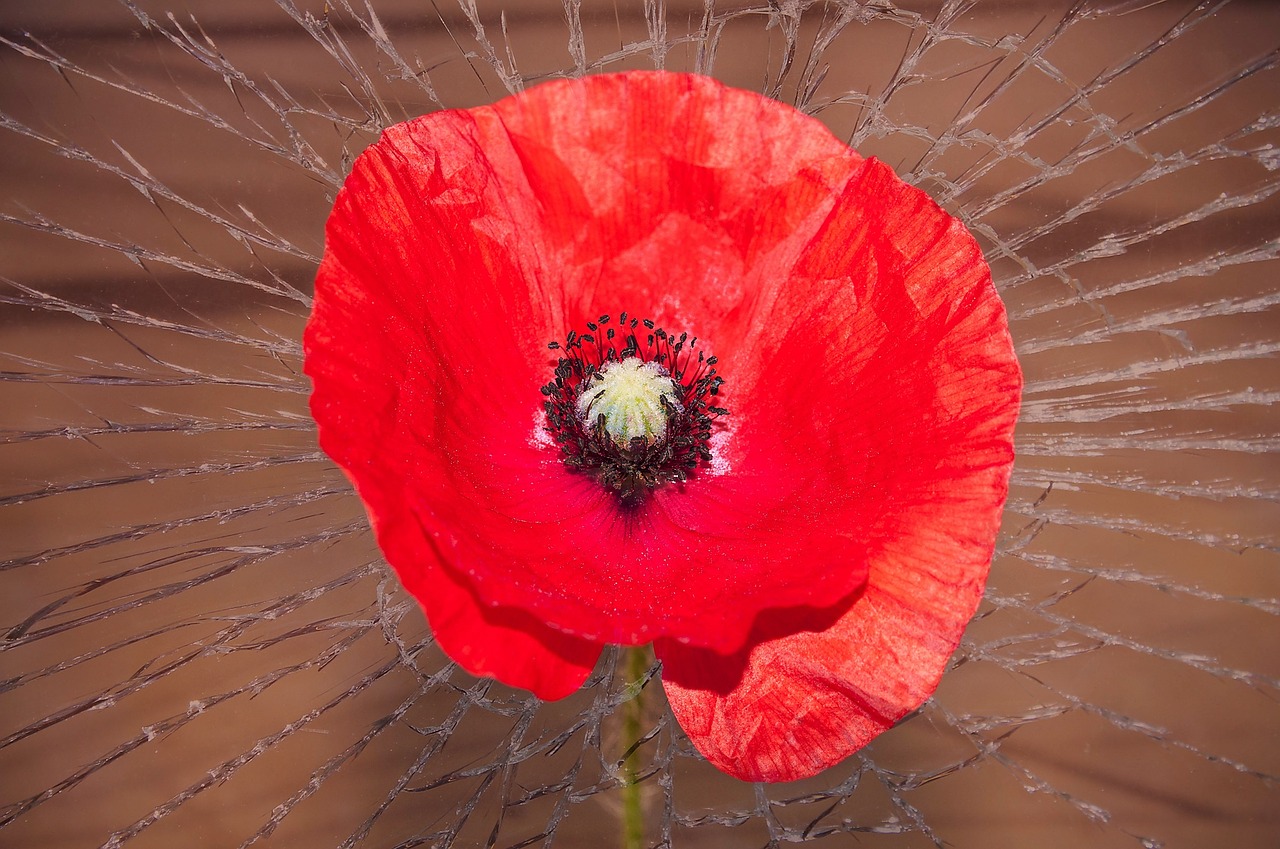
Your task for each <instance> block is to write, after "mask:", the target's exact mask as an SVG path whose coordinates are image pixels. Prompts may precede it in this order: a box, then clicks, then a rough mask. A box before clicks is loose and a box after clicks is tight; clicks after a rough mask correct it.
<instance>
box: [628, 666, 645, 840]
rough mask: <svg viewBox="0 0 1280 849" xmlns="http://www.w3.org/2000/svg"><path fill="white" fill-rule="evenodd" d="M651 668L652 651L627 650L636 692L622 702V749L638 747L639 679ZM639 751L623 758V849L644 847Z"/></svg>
mask: <svg viewBox="0 0 1280 849" xmlns="http://www.w3.org/2000/svg"><path fill="white" fill-rule="evenodd" d="M648 671H649V652H648V650H647V649H646V648H644V647H641V646H634V647H632V648H629V649H627V671H626V675H627V683H628V684H630V685H631V686H634V687H636V694H635V695H634V696H633V697H632V698H631V699H629V700H628V701H626V702H624V703H623V705H622V745H623V746H624V749H623V751H626V749H629V748H631V747H632V746H635V744H636V742H637V741H639V739H640V734H641V732H642V730H643V720H644V690H643V689H640V687H639V684H640V681H641V680H642V679H643V678H644V675H645V673H646V672H648ZM639 774H640V753H639V749H638V747H637V749H636V750H635V751H632V752H631V753H630V754H629V755H627V756H626V758H624V759H623V761H622V778H623V784H622V846H623V849H644V805H643V800H642V799H641V798H640V784H639V783H638V780H637V779H638V777H639Z"/></svg>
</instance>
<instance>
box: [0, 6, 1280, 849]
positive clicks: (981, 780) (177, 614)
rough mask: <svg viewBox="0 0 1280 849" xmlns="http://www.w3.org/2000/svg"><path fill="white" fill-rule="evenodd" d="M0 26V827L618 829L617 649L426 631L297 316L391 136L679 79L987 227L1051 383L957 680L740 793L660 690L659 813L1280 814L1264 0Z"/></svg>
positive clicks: (129, 842) (312, 10) (278, 838)
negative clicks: (323, 403)
mask: <svg viewBox="0 0 1280 849" xmlns="http://www.w3.org/2000/svg"><path fill="white" fill-rule="evenodd" d="M0 36H2V37H3V43H2V44H0V113H2V114H3V116H4V118H3V127H2V128H0V145H2V147H0V151H2V152H3V155H2V156H0V181H2V182H0V185H3V192H2V193H0V563H2V566H0V581H3V582H4V583H3V589H2V590H0V628H2V629H3V634H4V636H3V642H0V681H2V682H3V686H2V687H0V846H3V847H33V846H57V847H62V846H66V847H82V846H84V847H92V846H127V847H130V849H135V847H138V848H139V849H140V847H146V846H160V847H168V846H173V845H187V846H193V845H194V846H218V847H222V846H230V847H234V846H247V845H251V844H261V845H269V846H354V845H360V846H369V847H398V846H405V847H407V846H446V845H453V846H482V845H494V846H502V847H513V846H522V845H544V844H549V843H552V841H554V843H553V845H555V846H562V847H573V846H592V847H594V846H602V845H613V844H614V843H615V842H616V838H615V835H616V834H617V833H618V812H619V809H620V802H619V793H618V772H617V760H618V758H619V757H620V756H621V752H622V749H623V746H621V745H620V743H619V740H618V728H617V719H616V711H615V708H616V706H617V705H618V704H619V702H620V701H621V700H622V699H623V698H624V697H625V693H624V690H623V686H622V682H621V681H620V680H619V679H618V677H617V676H616V675H615V673H614V669H613V665H612V657H611V656H610V657H607V658H606V659H605V661H604V662H602V664H601V666H600V668H599V669H598V670H597V674H596V676H595V678H593V680H592V682H591V684H590V685H589V686H588V688H586V689H584V690H583V691H582V692H581V693H579V694H577V695H576V696H574V697H572V698H570V699H568V700H566V701H564V702H561V703H557V704H553V705H540V704H538V703H537V702H535V701H533V700H531V699H529V698H528V697H527V696H526V695H525V694H523V693H520V692H516V691H510V690H507V689H505V688H502V687H498V686H490V685H488V684H486V683H485V682H477V681H475V680H474V679H471V678H470V677H468V676H467V675H465V674H464V673H462V672H460V671H458V670H456V669H454V668H453V667H452V666H451V665H449V664H448V663H447V661H446V660H445V659H444V658H443V657H442V656H441V655H440V654H439V653H438V652H437V651H436V650H435V649H434V647H433V646H432V645H431V644H430V639H429V634H428V632H427V631H426V629H425V626H424V624H423V621H422V616H421V614H420V612H419V611H418V610H417V608H416V606H415V605H414V604H413V603H412V601H411V600H410V599H408V598H407V597H406V596H405V595H404V593H403V592H402V591H401V590H400V589H399V587H398V585H397V584H396V583H395V580H394V578H393V577H391V576H390V573H389V572H388V570H387V569H386V567H385V566H384V564H383V563H382V562H381V559H380V555H379V553H378V550H377V547H376V545H375V544H374V542H373V540H372V537H371V535H370V534H369V532H368V527H367V523H366V521H365V519H364V515H363V512H362V510H361V507H360V504H359V502H358V501H357V499H356V498H355V496H354V495H353V494H352V492H351V490H350V488H349V486H348V485H347V483H346V482H345V480H344V479H343V477H342V475H341V474H340V473H339V472H337V470H336V469H335V468H334V467H333V465H332V464H331V463H329V462H328V460H327V459H326V458H325V457H323V455H321V454H320V453H319V452H318V449H317V448H316V446H315V439H314V433H313V430H312V425H311V422H310V419H309V416H308V414H307V408H306V398H307V391H308V386H307V383H306V380H305V379H304V378H303V377H302V375H301V367H300V347H299V342H298V340H299V337H300V334H301V330H302V326H303V323H304V322H305V319H306V314H307V309H308V291H309V288H310V279H311V276H312V274H313V273H314V268H315V264H316V262H317V259H318V257H319V254H320V252H321V250H322V246H323V241H322V240H323V224H324V220H325V217H326V215H327V213H328V208H329V205H330V204H331V203H332V198H333V194H334V192H335V191H336V187H337V186H338V185H339V184H340V183H341V180H342V177H343V175H344V173H345V170H346V168H347V167H348V165H349V163H350V161H351V159H352V157H353V156H354V155H356V154H357V153H358V152H359V151H360V150H361V149H362V148H363V147H364V146H365V145H367V144H368V143H370V142H371V141H372V140H374V139H375V138H376V137H377V135H378V133H379V131H380V129H381V128H382V127H383V126H386V125H387V124H389V123H393V122H395V121H399V120H403V119H405V118H408V117H411V116H414V115H418V114H422V113H423V112H427V111H430V110H433V109H438V108H441V107H459V106H470V105H475V104H479V103H484V102H489V101H492V100H494V99H496V98H498V97H501V96H504V95H505V94H507V93H508V91H510V90H512V89H516V88H519V87H520V86H523V85H531V84H534V83H536V82H538V81H540V80H542V79H546V78H549V77H555V76H563V75H573V74H579V73H594V72H598V71H612V70H621V69H625V68H651V67H655V66H662V67H667V68H669V69H673V70H698V71H702V72H706V73H711V74H713V75H715V76H717V77H719V78H721V79H723V80H725V81H726V82H729V83H731V84H734V85H738V86H742V87H745V88H751V89H756V90H762V91H766V92H768V93H770V94H772V95H773V96H776V97H778V98H780V99H782V100H785V101H787V102H791V103H794V104H797V105H798V106H800V107H801V108H804V109H805V110H806V111H809V112H811V113H812V114H815V115H816V116H817V117H819V118H820V119H822V120H823V121H824V122H826V123H827V124H828V126H830V127H831V128H832V130H833V131H834V132H835V133H836V134H837V135H839V136H841V137H842V138H845V139H847V140H848V141H849V142H850V143H851V144H853V145H854V146H855V147H857V148H858V149H859V150H860V151H861V152H862V153H864V154H868V155H875V156H878V157H880V158H881V159H883V160H885V161H886V162H888V163H889V164H890V165H892V166H893V167H894V168H895V169H897V170H898V172H899V173H900V174H902V175H903V176H904V178H906V179H908V180H909V181H910V182H913V183H915V184H916V185H919V186H921V187H922V188H924V189H925V190H927V191H929V192H930V193H931V194H932V195H933V196H934V197H935V198H936V199H938V200H939V202H940V203H942V204H943V205H944V206H945V207H947V208H948V209H949V210H951V211H952V212H953V213H955V214H956V215H958V216H960V217H961V218H962V219H963V220H965V222H966V223H967V224H968V225H969V226H970V227H971V228H972V229H973V230H974V231H975V233H976V234H977V235H978V237H979V239H980V241H981V242H982V244H983V247H984V250H986V252H987V255H988V258H989V260H990V262H991V264H992V269H993V272H994V275H995V278H996V281H997V285H998V286H999V287H1000V289H1001V292H1002V295H1003V296H1004V298H1005V300H1006V303H1007V304H1008V307H1009V310H1010V315H1011V320H1012V327H1013V332H1014V335H1015V339H1016V341H1017V344H1018V349H1019V354H1020V356H1021V358H1022V362H1023V366H1024V369H1025V372H1026V376H1027V388H1026V396H1025V402H1024V404H1025V405H1024V413H1023V419H1022V423H1021V425H1020V428H1019V434H1018V450H1019V460H1018V463H1017V466H1016V470H1015V477H1014V487H1013V490H1012V493H1011V497H1010V502H1009V507H1008V512H1007V517H1006V522H1005V527H1004V530H1003V532H1002V536H1001V541H1000V547H999V552H998V554H997V558H996V562H995V565H994V568H993V573H992V579H991V583H990V586H989V590H988V595H987V600H986V601H985V602H984V605H983V608H982V610H981V612H980V614H979V617H978V619H977V620H975V622H974V623H973V625H972V626H971V628H970V631H969V633H968V635H967V636H966V640H965V643H964V645H963V646H962V648H961V650H960V652H959V654H958V655H957V658H956V661H955V664H954V668H953V669H952V670H951V671H950V672H949V673H948V675H947V677H946V678H944V680H943V684H942V686H941V688H940V690H939V692H938V694H937V696H936V697H935V699H934V700H932V701H931V702H930V703H929V704H927V705H926V706H925V707H924V708H922V709H921V711H919V712H918V713H917V714H916V715H914V716H913V717H911V718H909V719H908V720H906V721H905V722H904V723H903V724H902V725H901V726H900V727H898V728H896V729H894V730H893V731H892V732H890V733H888V734H886V735H885V736H884V737H882V738H881V739H879V740H877V741H876V742H875V743H874V744H873V745H872V746H870V747H869V748H868V749H867V750H865V751H864V752H863V753H860V755H858V756H855V757H854V758H852V759H850V761H848V762H847V763H845V764H842V765H841V766H838V767H836V768H833V769H832V770H830V771H828V772H827V773H824V774H823V775H820V776H818V777H816V778H814V779H811V780H809V781H805V782H797V783H795V784H791V785H779V786H761V787H754V786H752V785H748V784H743V783H741V782H737V781H734V780H732V779H729V778H726V777H724V776H722V775H720V774H719V773H717V772H715V771H714V770H713V769H711V768H710V767H708V766H707V765H706V764H705V763H703V762H701V761H700V760H699V759H698V758H697V757H696V756H695V755H694V754H693V753H692V751H691V749H690V747H689V745H688V743H687V741H685V740H684V738H683V737H682V736H681V735H680V733H679V731H678V729H676V728H675V726H674V723H673V722H672V721H671V719H670V717H669V715H668V714H667V713H666V711H665V707H664V706H663V705H662V703H661V688H660V687H658V686H657V685H656V682H654V683H653V684H652V685H650V686H649V687H647V688H646V694H647V698H648V702H649V705H650V716H649V717H648V723H649V725H650V727H651V728H652V729H653V730H654V732H655V733H654V735H653V736H652V738H651V739H649V740H648V741H647V742H646V743H645V744H644V745H643V746H642V747H641V754H642V758H643V760H644V762H645V765H646V780H645V783H644V786H645V788H646V794H647V797H646V798H647V804H648V808H647V811H648V815H649V826H650V842H651V844H661V843H662V842H663V841H669V845H671V846H674V847H737V846H764V845H770V844H775V845H776V844H779V843H785V842H799V841H812V842H814V843H817V844H819V845H827V846H834V847H843V846H853V845H858V846H862V845H871V846H901V847H916V846H934V845H948V846H957V847H1112V846H1115V847H1143V846H1167V847H1216V846H1236V847H1269V846H1274V845H1278V844H1280V806H1278V805H1277V798H1276V794H1275V780H1276V776H1277V775H1280V726H1278V724H1277V720H1280V710H1278V709H1277V703H1276V702H1277V693H1278V690H1277V683H1278V678H1280V651H1278V649H1280V640H1278V637H1280V633H1278V631H1277V627H1276V616H1277V612H1278V611H1280V601H1278V600H1277V599H1278V597H1280V577H1278V572H1277V567H1278V566H1280V557H1278V556H1277V542H1278V537H1280V534H1278V533H1277V529H1278V528H1280V461H1277V448H1278V447H1280V438H1278V435H1277V426H1276V425H1277V413H1276V401H1277V398H1280V379H1278V377H1280V370H1278V369H1277V368H1276V366H1275V355H1276V352H1277V351H1280V321H1278V320H1277V319H1278V318H1280V316H1278V312H1277V304H1280V292H1278V290H1277V287H1276V284H1275V281H1276V279H1277V272H1278V270H1280V269H1278V264H1277V260H1276V256H1277V251H1278V250H1280V240H1278V238H1277V236H1278V235H1280V233H1278V231H1280V227H1278V226H1277V223H1278V221H1280V217H1278V215H1277V212H1278V201H1277V198H1276V195H1277V191H1278V190H1280V181H1277V178H1276V171H1277V169H1280V153H1278V152H1277V151H1278V150H1280V148H1278V147H1277V145H1278V144H1280V130H1278V127H1280V109H1278V107H1280V98H1277V95H1276V92H1277V91H1280V79H1278V72H1277V67H1276V66H1277V62H1278V61H1280V6H1277V5H1275V4H1272V3H1266V2H1255V3H1249V2H1236V3H1192V2H1149V0H1144V1H1143V2H1101V0H1099V1H1098V2H1086V3H1067V2H1063V3H1050V2H1025V3H1018V2H981V3H966V2H948V3H938V2H925V0H919V2H900V3H889V2H875V3H864V4H857V3H836V2H831V3H808V2H795V3H792V2H781V3H773V4H769V3H760V4H758V5H752V4H750V3H730V2H720V0H706V2H705V3H702V2H676V1H675V0H673V2H667V3H660V2H650V3H639V2H636V3H629V2H625V3H624V2H617V3H597V2H582V3H576V2H572V0H569V1H568V2H566V3H565V4H563V5H562V4H560V3H550V2H545V3H544V2H529V1H528V0H526V2H519V3H505V4H504V3H489V2H486V3H477V4H476V5H474V6H472V5H469V4H467V3H465V2H464V3H461V4H458V3H454V2H453V0H435V1H434V2H431V0H371V2H370V3H369V4H368V5H365V4H364V3H358V4H352V5H348V4H347V3H345V2H330V3H327V4H326V3H323V2H313V0H297V2H287V0H281V2H280V3H279V4H276V3H272V2H262V1H261V0H253V1H252V2H251V1H250V0H230V2H212V0H208V1H207V2H204V1H203V0H202V1H201V2H196V1H195V0H190V2H186V3H180V2H140V3H136V4H124V3H120V4H117V3H112V2H101V3H97V2H94V3H90V2H43V3H20V2H13V1H12V0H9V2H3V3H0Z"/></svg>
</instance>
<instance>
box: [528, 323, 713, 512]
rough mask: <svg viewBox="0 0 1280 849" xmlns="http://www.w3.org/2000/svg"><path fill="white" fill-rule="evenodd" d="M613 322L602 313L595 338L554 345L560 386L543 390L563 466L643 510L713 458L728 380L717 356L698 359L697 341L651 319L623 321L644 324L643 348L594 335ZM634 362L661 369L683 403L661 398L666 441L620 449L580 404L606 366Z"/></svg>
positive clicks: (609, 334)
mask: <svg viewBox="0 0 1280 849" xmlns="http://www.w3.org/2000/svg"><path fill="white" fill-rule="evenodd" d="M609 321H610V317H609V316H608V315H602V316H600V318H599V319H598V320H597V321H595V322H587V323H586V326H587V329H588V330H590V331H592V332H591V333H584V334H582V335H581V336H579V335H577V334H576V333H575V332H574V331H572V330H571V331H569V333H568V334H567V336H566V337H565V341H564V343H563V345H561V344H560V343H558V342H551V343H550V344H549V345H548V348H549V349H551V350H553V351H554V350H560V351H562V354H563V355H562V356H561V357H560V359H559V360H557V361H556V367H555V373H554V380H552V382H550V383H548V384H547V385H545V386H543V387H542V390H541V391H542V394H543V395H544V396H545V397H546V398H547V400H546V401H545V402H544V403H543V409H544V410H545V412H546V415H547V427H548V430H549V431H550V433H551V436H552V438H553V439H554V440H555V442H556V443H557V444H558V445H559V446H560V452H561V455H562V458H563V460H564V463H565V465H566V466H568V467H569V468H571V469H574V470H575V471H580V472H582V473H584V474H591V475H593V476H594V477H595V478H596V479H597V480H599V482H600V483H601V485H602V486H604V487H605V488H606V489H608V490H610V491H612V492H614V493H615V494H617V496H618V497H619V499H620V500H621V501H622V502H623V503H626V504H638V503H640V502H641V501H642V500H643V499H644V498H645V496H647V495H648V494H649V493H650V492H651V491H653V490H654V489H656V488H657V487H659V486H662V485H663V484H666V483H680V482H683V481H686V480H688V479H689V476H690V474H691V473H692V472H693V471H694V470H695V469H696V467H697V465H698V463H699V462H709V461H710V460H711V450H710V447H709V441H710V438H711V432H712V427H713V423H714V421H715V420H716V419H717V418H719V417H720V416H725V415H728V410H726V409H724V408H723V407H716V406H712V405H711V403H710V399H711V397H712V396H715V395H717V394H718V393H719V391H720V386H721V384H723V383H724V378H722V377H720V376H719V375H718V374H716V369H715V364H716V362H717V361H716V358H715V357H714V356H706V355H705V353H704V352H702V351H698V353H697V359H696V360H695V359H694V349H695V348H696V347H697V344H698V338H697V337H696V336H694V337H692V338H691V337H690V336H689V334H688V333H681V334H680V335H679V336H675V335H674V334H669V333H667V331H665V330H664V329H663V328H661V327H658V326H657V325H656V324H655V323H654V322H653V321H652V320H650V319H643V320H640V319H637V318H634V317H632V318H630V319H629V320H628V316H627V314H626V313H622V314H621V315H620V316H619V318H618V326H619V327H620V328H623V329H624V330H625V329H627V328H630V330H635V328H636V327H637V326H638V325H639V324H640V323H643V324H644V326H645V328H646V329H648V330H651V331H653V332H652V333H649V334H647V336H646V339H645V342H644V344H643V345H642V344H641V343H640V341H639V339H638V338H637V337H636V335H635V333H633V332H624V333H623V334H616V333H615V332H614V330H613V328H608V329H607V330H606V331H605V333H603V334H596V333H594V331H596V330H598V329H599V328H601V327H603V326H604V325H607V324H608V323H609ZM584 343H586V344H584ZM620 343H621V344H620ZM588 345H590V346H591V347H587V346H588ZM631 357H637V358H639V359H641V360H644V361H645V362H653V363H657V364H658V365H660V366H662V368H663V369H665V372H666V374H668V375H670V377H671V379H672V380H673V381H674V382H675V384H676V387H677V388H678V394H679V397H678V399H677V400H678V401H679V403H678V404H677V403H673V402H672V401H670V400H669V399H668V398H667V397H666V396H662V398H661V399H660V400H661V404H662V407H663V410H664V412H665V414H666V420H667V421H666V432H665V433H664V434H663V436H662V438H658V439H652V440H650V439H645V438H644V437H636V438H633V439H631V440H630V441H629V442H628V443H627V444H625V445H620V444H618V442H616V441H615V440H614V438H613V437H612V436H610V434H609V433H608V432H607V430H606V429H605V426H604V417H603V416H599V417H598V418H597V420H596V421H595V422H591V421H590V419H589V418H588V417H587V416H580V415H579V413H578V410H577V407H576V404H577V400H578V396H579V394H581V391H582V389H583V387H584V386H585V385H587V384H588V383H589V382H591V381H592V379H594V378H595V376H596V375H597V374H599V373H600V372H601V370H602V369H603V368H604V366H605V365H606V364H607V363H613V362H620V361H622V360H626V359H628V358H631Z"/></svg>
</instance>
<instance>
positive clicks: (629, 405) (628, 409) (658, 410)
mask: <svg viewBox="0 0 1280 849" xmlns="http://www.w3.org/2000/svg"><path fill="white" fill-rule="evenodd" d="M677 391H678V389H677V387H676V382H675V381H674V380H672V379H671V378H670V377H668V376H667V370H666V369H665V368H663V367H662V366H661V365H659V364H658V363H655V362H646V361H644V360H642V359H640V358H639V357H627V358H626V359H625V360H611V361H609V362H607V363H605V364H604V368H602V369H600V370H599V371H598V372H596V374H595V377H593V378H591V380H589V381H587V382H585V383H583V384H582V386H581V387H580V391H579V393H578V401H577V408H578V415H579V416H581V418H582V421H583V422H584V423H585V424H586V425H588V426H589V427H597V426H598V427H602V428H604V430H605V432H606V433H608V434H609V436H611V437H613V441H614V442H616V443H618V444H619V445H630V444H631V440H633V439H641V440H644V441H645V442H661V441H662V440H664V439H666V436H667V419H668V418H670V417H671V416H673V415H676V413H678V412H679V410H680V397H679V395H678V394H677Z"/></svg>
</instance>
